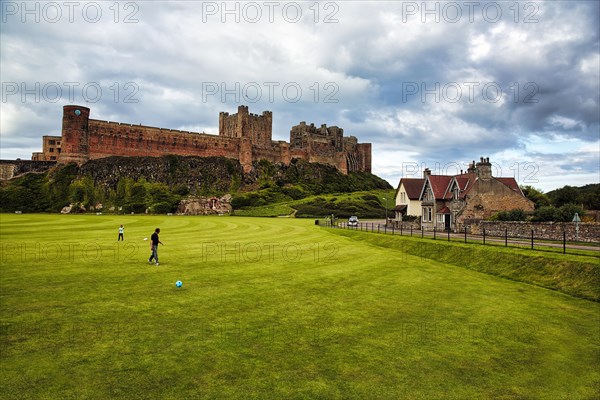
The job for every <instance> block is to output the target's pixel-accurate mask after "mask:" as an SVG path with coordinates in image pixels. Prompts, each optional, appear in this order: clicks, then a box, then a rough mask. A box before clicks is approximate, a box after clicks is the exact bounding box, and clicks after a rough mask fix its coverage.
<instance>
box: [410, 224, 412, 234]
mask: <svg viewBox="0 0 600 400" xmlns="http://www.w3.org/2000/svg"><path fill="white" fill-rule="evenodd" d="M410 236H412V225H411V226H410Z"/></svg>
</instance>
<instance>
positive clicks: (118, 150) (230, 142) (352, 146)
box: [58, 105, 371, 174]
mask: <svg viewBox="0 0 600 400" xmlns="http://www.w3.org/2000/svg"><path fill="white" fill-rule="evenodd" d="M89 116H90V109H89V108H87V107H82V106H77V105H68V106H64V107H63V121H62V140H61V152H60V154H59V155H58V162H59V163H69V162H75V163H77V164H79V165H81V164H83V163H85V162H86V161H89V160H94V159H99V158H104V157H110V156H151V157H158V156H163V155H168V154H175V155H182V156H199V157H211V156H223V157H227V158H232V159H236V160H239V161H240V164H242V166H243V168H244V171H245V172H248V171H250V170H251V169H252V162H253V161H258V160H261V159H265V160H268V161H270V162H273V163H283V164H285V165H289V164H290V162H291V160H292V159H294V158H296V159H302V160H306V161H309V162H319V163H323V164H328V165H332V166H335V167H336V168H337V169H338V170H339V171H340V172H342V173H345V174H346V173H348V172H359V171H363V172H371V144H370V143H358V141H357V139H356V138H355V137H354V136H350V137H344V135H343V129H341V128H338V127H337V126H332V127H327V126H326V125H321V127H320V128H316V127H315V126H314V125H313V124H311V125H306V123H304V122H301V123H300V125H297V126H294V127H292V129H291V132H290V143H287V142H285V141H273V140H272V126H273V115H272V113H271V112H270V111H265V112H263V113H262V115H257V114H250V113H249V112H248V107H246V106H239V107H238V112H237V113H236V114H232V115H229V113H226V112H221V113H220V114H219V135H218V136H217V135H210V134H206V133H197V132H186V131H179V130H173V129H165V128H156V127H150V126H143V125H132V124H126V123H119V122H109V121H100V120H95V119H90V117H89Z"/></svg>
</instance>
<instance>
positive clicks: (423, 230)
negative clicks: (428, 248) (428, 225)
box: [421, 225, 425, 239]
mask: <svg viewBox="0 0 600 400" xmlns="http://www.w3.org/2000/svg"><path fill="white" fill-rule="evenodd" d="M424 233H425V229H423V225H421V239H423V234H424Z"/></svg>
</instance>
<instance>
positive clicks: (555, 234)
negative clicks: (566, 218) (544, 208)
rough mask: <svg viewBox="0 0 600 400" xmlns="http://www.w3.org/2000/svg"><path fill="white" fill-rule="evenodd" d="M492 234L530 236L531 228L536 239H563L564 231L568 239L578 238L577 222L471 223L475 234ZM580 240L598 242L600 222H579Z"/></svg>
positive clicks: (599, 239) (599, 238)
mask: <svg viewBox="0 0 600 400" xmlns="http://www.w3.org/2000/svg"><path fill="white" fill-rule="evenodd" d="M483 229H485V234H486V235H490V236H504V233H505V231H506V230H508V236H509V237H519V238H530V237H531V230H532V229H533V236H534V238H536V239H548V240H563V232H565V233H566V234H567V240H568V241H575V240H576V230H575V223H573V222H507V221H481V222H479V224H477V225H475V224H473V225H471V232H472V233H474V234H482V233H483ZM579 241H580V242H589V243H598V242H599V241H600V223H598V222H581V223H579Z"/></svg>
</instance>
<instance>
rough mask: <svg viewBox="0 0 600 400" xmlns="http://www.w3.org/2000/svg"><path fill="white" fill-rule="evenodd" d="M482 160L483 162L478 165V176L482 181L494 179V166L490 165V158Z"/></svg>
mask: <svg viewBox="0 0 600 400" xmlns="http://www.w3.org/2000/svg"><path fill="white" fill-rule="evenodd" d="M480 160H481V161H480V162H478V163H477V165H476V171H477V175H478V176H479V178H480V179H484V180H488V179H492V164H491V163H490V158H489V157H487V158H483V157H481V158H480Z"/></svg>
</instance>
